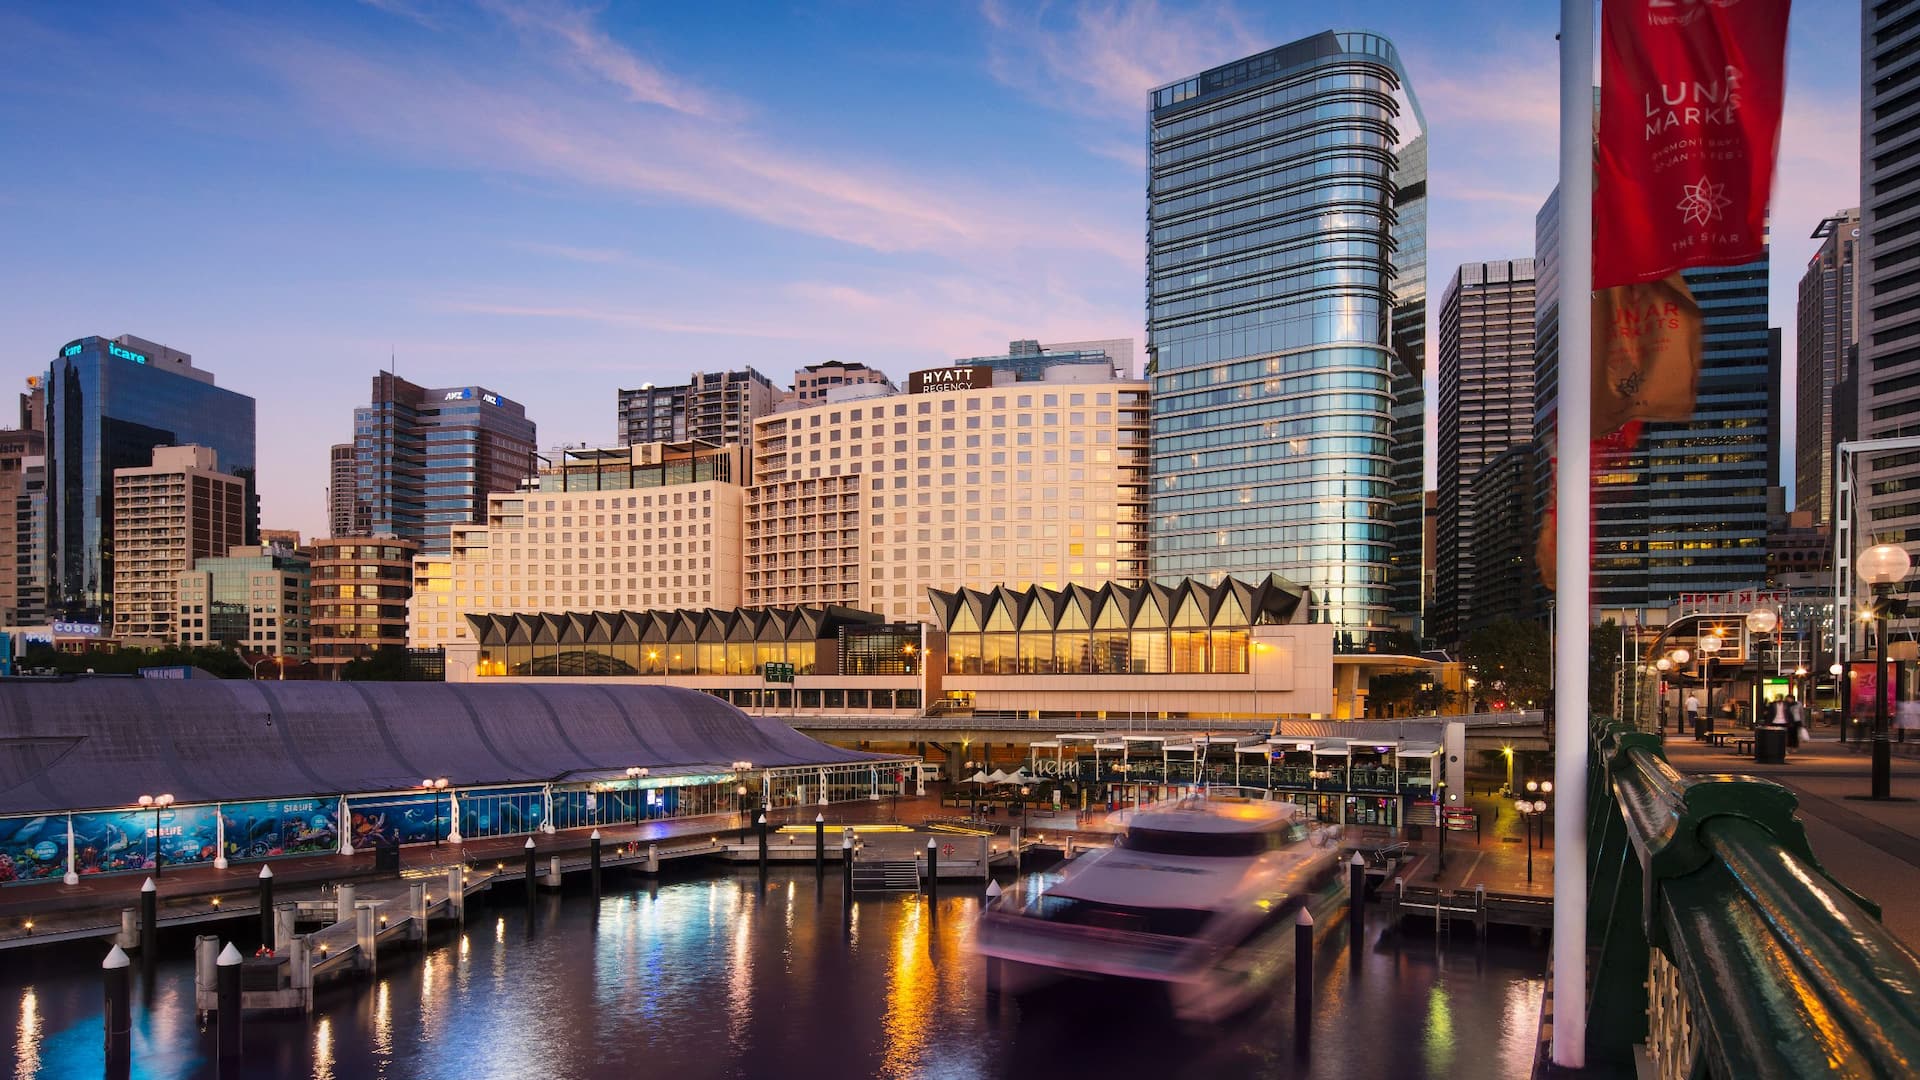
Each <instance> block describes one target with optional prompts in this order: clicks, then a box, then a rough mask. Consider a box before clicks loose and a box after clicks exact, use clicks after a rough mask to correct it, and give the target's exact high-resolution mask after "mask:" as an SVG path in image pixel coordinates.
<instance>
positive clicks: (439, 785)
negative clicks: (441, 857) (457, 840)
mask: <svg viewBox="0 0 1920 1080" xmlns="http://www.w3.org/2000/svg"><path fill="white" fill-rule="evenodd" d="M420 786H421V787H422V788H423V789H425V790H427V791H430V792H432V793H433V846H434V847H439V846H440V793H441V792H443V791H445V790H447V778H446V777H444V776H442V777H438V778H436V779H433V780H422V781H420Z"/></svg>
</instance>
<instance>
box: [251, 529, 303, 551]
mask: <svg viewBox="0 0 1920 1080" xmlns="http://www.w3.org/2000/svg"><path fill="white" fill-rule="evenodd" d="M260 546H261V547H263V548H271V549H277V550H280V551H286V552H294V551H298V550H300V530H299V529H261V530H260Z"/></svg>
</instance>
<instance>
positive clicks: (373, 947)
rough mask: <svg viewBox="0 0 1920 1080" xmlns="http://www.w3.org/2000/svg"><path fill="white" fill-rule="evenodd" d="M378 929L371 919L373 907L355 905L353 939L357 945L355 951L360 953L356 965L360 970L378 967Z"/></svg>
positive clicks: (369, 970) (372, 969) (375, 969)
mask: <svg viewBox="0 0 1920 1080" xmlns="http://www.w3.org/2000/svg"><path fill="white" fill-rule="evenodd" d="M378 934H379V929H378V927H377V925H376V924H375V923H374V921H373V909H372V908H370V907H356V908H354V909H353V941H354V944H355V945H357V946H359V948H357V949H355V950H354V951H355V952H358V953H359V954H360V958H359V960H357V961H355V963H356V965H357V966H358V967H359V968H360V969H361V970H362V971H368V972H371V971H377V970H379V967H380V957H379V949H380V940H379V937H378Z"/></svg>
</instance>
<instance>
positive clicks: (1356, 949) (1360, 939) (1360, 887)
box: [1347, 851, 1367, 964]
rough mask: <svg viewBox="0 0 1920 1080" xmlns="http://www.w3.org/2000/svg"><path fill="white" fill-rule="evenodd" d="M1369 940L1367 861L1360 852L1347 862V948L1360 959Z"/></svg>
mask: <svg viewBox="0 0 1920 1080" xmlns="http://www.w3.org/2000/svg"><path fill="white" fill-rule="evenodd" d="M1366 941H1367V861H1366V860H1365V859H1363V858H1361V857H1360V853H1359V852H1357V851H1356V852H1354V853H1353V861H1352V862H1350V863H1348V864H1347V948H1348V949H1349V950H1351V951H1352V953H1353V959H1354V962H1355V963H1356V964H1357V963H1359V960H1360V953H1361V950H1363V949H1365V948H1366Z"/></svg>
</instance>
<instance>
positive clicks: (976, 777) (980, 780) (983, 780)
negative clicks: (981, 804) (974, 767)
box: [967, 771, 993, 784]
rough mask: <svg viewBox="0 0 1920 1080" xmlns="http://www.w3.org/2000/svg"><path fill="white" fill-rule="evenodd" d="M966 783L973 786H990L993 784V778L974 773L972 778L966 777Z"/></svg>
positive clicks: (981, 773) (984, 774)
mask: <svg viewBox="0 0 1920 1080" xmlns="http://www.w3.org/2000/svg"><path fill="white" fill-rule="evenodd" d="M967 781H968V782H969V783H974V784H990V783H992V782H993V777H991V776H988V775H987V774H986V773H983V772H977V771H976V772H975V773H974V774H973V775H972V776H969V777H967Z"/></svg>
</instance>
